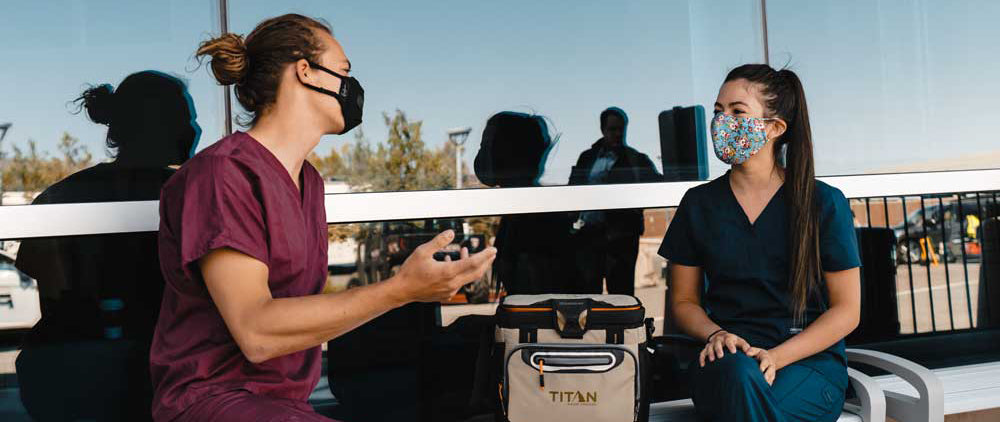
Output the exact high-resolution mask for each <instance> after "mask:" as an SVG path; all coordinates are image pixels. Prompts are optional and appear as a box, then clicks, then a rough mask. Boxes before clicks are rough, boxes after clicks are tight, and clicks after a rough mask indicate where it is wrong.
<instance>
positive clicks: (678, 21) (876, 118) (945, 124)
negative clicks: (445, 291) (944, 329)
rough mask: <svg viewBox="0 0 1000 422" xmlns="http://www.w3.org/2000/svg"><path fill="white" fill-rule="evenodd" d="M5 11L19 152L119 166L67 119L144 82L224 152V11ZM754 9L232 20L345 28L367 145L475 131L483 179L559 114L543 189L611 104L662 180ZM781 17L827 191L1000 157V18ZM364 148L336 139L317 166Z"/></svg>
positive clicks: (383, 13) (749, 54)
mask: <svg viewBox="0 0 1000 422" xmlns="http://www.w3.org/2000/svg"><path fill="white" fill-rule="evenodd" d="M4 6H5V7H4V13H3V14H4V17H3V19H2V20H0V39H4V40H5V42H4V46H3V47H2V48H0V63H3V64H4V65H3V66H0V92H2V93H3V94H2V97H3V98H4V100H3V101H0V123H3V122H13V123H14V126H13V128H12V129H11V131H10V132H9V133H8V136H7V139H6V140H5V142H4V145H5V146H4V148H5V150H7V151H9V147H10V145H11V144H18V145H22V146H23V145H24V144H25V143H26V141H27V140H28V139H34V140H36V141H37V142H38V143H39V144H40V146H41V147H42V149H43V150H47V151H50V152H54V151H55V145H56V143H57V142H58V140H59V137H60V135H61V133H62V132H63V131H68V132H70V133H71V134H73V135H74V136H77V137H80V138H81V139H82V140H83V141H84V143H85V144H86V145H88V146H89V148H90V151H91V152H92V153H94V154H95V157H98V158H100V157H103V155H104V154H103V151H104V148H103V137H104V128H102V127H100V126H97V125H93V124H91V123H90V122H89V121H87V119H86V118H84V117H83V116H74V115H72V114H70V113H69V110H70V109H69V108H68V107H67V106H66V102H67V101H69V100H71V99H73V98H75V97H76V96H77V95H79V93H80V92H81V91H82V90H83V88H84V85H85V84H87V83H106V82H110V83H114V82H115V81H120V80H121V79H122V78H123V77H124V76H125V75H127V74H129V73H132V72H135V71H139V70H144V69H157V70H161V71H165V72H169V73H173V74H177V75H179V76H182V77H184V78H185V79H187V80H188V81H189V83H190V85H191V93H192V95H193V97H194V100H195V103H196V105H197V107H198V115H199V123H200V124H201V126H202V127H203V128H204V134H203V136H202V143H201V147H202V148H203V147H204V146H207V145H209V144H211V143H212V142H213V141H214V140H216V139H218V138H219V136H220V135H221V131H222V128H221V126H222V125H221V119H220V117H221V96H220V94H219V90H218V89H217V87H216V85H215V82H214V80H212V79H211V76H210V75H209V72H208V71H207V69H205V68H202V69H200V70H198V71H197V72H191V71H192V70H193V69H194V68H195V62H194V61H193V60H192V53H193V51H194V49H195V47H196V46H197V44H198V42H199V41H201V40H203V39H205V38H206V37H207V36H208V34H209V33H211V32H213V29H214V28H215V26H216V25H215V22H216V20H217V15H216V11H215V5H214V3H213V2H211V1H208V0H172V1H161V2H123V1H83V0H60V1H51V2H41V3H39V2H30V1H7V2H4ZM757 7H758V2H757V1H752V0H725V1H718V2H702V1H694V0H670V1H661V2H648V1H638V0H635V1H625V2H615V3H608V2H603V3H592V2H541V3H539V2H532V1H527V0H511V1H506V2H502V3H497V2H463V1H457V0H445V1H434V2H416V3H415V2H401V1H388V0H382V1H366V2H343V1H335V2H331V1H320V0H302V1H292V2H280V3H275V2H267V1H263V0H232V1H230V20H231V28H232V30H234V31H235V32H238V33H243V34H245V33H247V32H248V31H250V30H251V29H252V27H253V26H254V25H255V24H256V23H257V22H259V21H260V20H262V19H264V18H266V17H270V16H273V15H276V14H279V13H286V12H301V13H304V14H307V15H311V16H316V17H320V18H324V19H326V20H328V21H329V22H330V23H331V24H332V26H333V28H334V32H335V35H336V36H337V37H338V38H339V39H340V40H341V42H342V43H343V44H344V46H345V48H346V50H347V53H348V55H349V56H350V58H351V61H352V62H353V64H354V66H355V76H357V77H358V78H359V80H361V81H362V82H363V83H364V84H365V87H366V97H367V98H366V102H367V104H366V105H367V107H366V110H365V111H366V122H365V123H364V124H363V125H362V128H363V129H364V131H365V133H366V134H367V135H368V137H369V139H370V140H372V141H373V142H379V141H382V140H384V139H385V136H386V130H385V127H384V124H383V122H382V119H381V116H380V114H381V113H382V112H392V111H393V110H395V109H397V108H398V109H401V110H403V111H405V112H407V113H408V115H409V116H410V117H411V119H414V120H423V121H424V126H423V131H424V132H423V136H424V141H425V142H426V143H427V144H429V145H431V146H437V145H440V144H442V143H443V142H445V141H446V139H447V135H446V130H447V129H449V128H452V127H457V126H471V127H472V128H473V132H472V133H473V134H472V136H470V137H469V140H468V144H467V147H466V149H465V162H466V163H467V165H471V161H472V158H473V157H474V156H475V153H476V150H477V149H478V144H479V140H480V135H481V133H482V128H483V125H484V124H485V122H486V119H487V118H488V117H489V116H490V115H492V114H494V113H496V112H498V111H502V110H515V111H524V112H534V113H538V114H542V115H545V116H547V117H548V118H549V119H550V120H551V129H552V131H553V132H554V134H560V137H559V143H558V144H557V145H556V146H555V147H554V149H553V150H552V153H551V155H550V161H549V163H548V165H547V172H546V174H545V175H544V176H543V177H542V180H541V182H542V183H543V184H564V183H565V182H566V180H567V178H568V175H569V171H570V167H571V166H572V165H573V163H574V162H575V160H576V158H577V156H578V155H579V153H580V152H581V151H583V150H584V149H586V148H588V147H589V146H590V145H591V144H592V143H593V142H594V141H596V140H597V139H598V138H599V137H600V131H599V124H598V118H597V116H598V114H599V113H600V111H601V110H603V109H604V108H606V107H608V106H611V105H615V106H619V107H621V108H623V109H625V110H626V111H627V112H628V113H629V116H630V119H631V124H630V127H629V130H628V134H629V139H628V142H629V144H630V145H631V146H633V147H635V148H637V149H639V150H640V151H642V152H644V153H646V154H648V155H649V156H650V158H652V159H653V161H654V162H655V163H656V164H657V166H659V165H660V160H659V155H660V152H659V150H660V148H659V134H658V128H657V123H656V122H657V121H656V118H657V114H658V113H659V112H660V111H662V110H665V109H669V108H670V107H672V106H675V105H693V104H703V105H705V107H706V109H708V110H711V103H712V102H713V101H714V99H715V95H716V93H717V91H718V87H719V84H720V83H721V81H722V79H723V77H724V76H725V73H726V72H727V71H728V70H729V69H730V68H732V67H734V66H736V65H739V64H742V63H745V62H759V61H761V59H762V51H763V49H762V47H761V40H760V22H759V15H758V13H759V12H758V9H757ZM768 10H769V18H770V19H769V25H770V49H771V52H772V60H773V61H774V62H776V63H777V64H779V65H780V64H784V63H786V62H790V63H791V65H792V68H793V69H794V70H796V71H797V72H799V73H800V75H801V76H802V78H803V80H804V83H805V85H806V93H807V96H808V98H809V101H810V109H811V110H810V111H811V112H812V113H811V115H812V119H813V130H814V135H815V142H816V145H817V146H816V151H817V173H818V174H821V175H828V174H845V173H857V172H869V171H878V170H885V169H893V168H898V167H899V166H901V165H905V164H914V163H921V162H925V161H931V160H938V159H942V158H953V159H954V158H957V157H964V156H966V155H970V154H979V155H983V154H984V153H989V152H990V151H995V150H997V149H998V147H996V146H995V145H996V143H995V142H996V141H995V138H996V137H995V135H994V134H993V132H992V131H991V130H990V129H991V128H990V126H989V125H990V121H991V120H992V119H991V118H990V117H989V116H992V115H994V114H996V112H997V111H1000V110H998V108H1000V105H997V103H996V102H994V101H992V99H993V98H995V97H997V94H1000V83H998V82H996V80H995V79H994V77H992V76H990V75H996V74H1000V72H998V71H1000V60H997V59H996V58H994V57H992V56H991V55H989V54H986V53H987V52H988V51H992V50H993V48H992V46H991V43H992V40H994V39H995V38H996V29H995V25H993V24H992V22H990V21H989V20H988V19H989V16H995V15H997V13H998V12H1000V3H998V4H993V3H988V2H978V3H977V4H976V5H975V6H970V5H960V6H955V5H952V4H950V3H949V4H948V5H947V6H938V5H935V4H927V5H923V6H913V5H912V4H910V3H907V2H901V1H889V2H879V3H878V4H870V3H869V2H865V1H861V0H852V1H847V2H842V1H841V2H835V1H832V0H831V1H822V2H809V3H808V4H805V3H802V2H796V1H792V0H784V1H782V0H775V1H771V2H768ZM931 16H933V19H930V17H931ZM238 109H239V107H238V106H237V110H238ZM977 115H978V116H983V118H981V119H976V118H974V116H977ZM708 117H711V116H708ZM351 140H352V137H351V136H350V134H349V135H347V136H339V137H338V136H331V137H328V138H327V139H325V140H324V141H323V143H321V145H320V147H319V150H320V152H325V151H328V150H329V149H330V148H331V147H334V146H339V145H342V144H343V143H346V142H350V141H351ZM997 157H1000V153H998V154H997ZM998 159H1000V158H998ZM709 162H710V166H711V167H710V169H711V171H710V174H711V176H713V177H714V176H717V175H719V174H721V173H722V171H723V170H724V166H723V165H722V164H721V163H719V162H717V160H715V159H714V158H711V157H710V160H709ZM993 164H994V165H993V167H996V165H998V164H1000V162H997V163H993Z"/></svg>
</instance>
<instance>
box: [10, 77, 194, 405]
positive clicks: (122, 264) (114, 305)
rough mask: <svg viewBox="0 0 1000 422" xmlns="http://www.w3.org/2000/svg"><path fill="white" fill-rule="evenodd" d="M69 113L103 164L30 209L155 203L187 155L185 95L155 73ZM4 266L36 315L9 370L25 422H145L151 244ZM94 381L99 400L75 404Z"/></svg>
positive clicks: (154, 271) (77, 241)
mask: <svg viewBox="0 0 1000 422" xmlns="http://www.w3.org/2000/svg"><path fill="white" fill-rule="evenodd" d="M78 103H79V104H80V106H81V109H83V110H86V112H87V115H88V116H89V117H90V119H91V120H92V121H93V122H95V123H98V124H102V125H106V126H107V127H108V133H107V147H108V148H109V149H110V150H114V151H115V152H116V154H115V159H114V161H111V162H108V163H101V164H97V165H95V166H93V167H90V168H87V169H85V170H82V171H79V172H77V173H75V174H73V175H71V176H69V177H67V178H65V179H63V180H62V181H60V182H58V183H56V184H54V185H52V186H50V187H49V188H48V189H46V190H45V191H44V192H42V194H41V195H39V196H38V197H37V198H36V199H35V200H34V202H33V204H59V203H73V202H106V201H141V200H156V199H158V198H159V192H160V188H161V187H162V185H163V184H164V183H165V182H166V180H167V179H168V178H169V177H170V176H171V175H172V174H173V173H174V170H173V168H172V167H175V166H179V165H180V164H182V163H183V162H184V161H185V160H187V159H188V158H189V157H190V156H191V154H192V152H193V151H194V148H195V146H196V145H197V142H198V138H199V135H200V128H199V127H198V125H197V123H195V117H196V114H195V110H194V106H193V103H192V100H191V97H190V95H188V92H187V88H186V86H185V84H184V83H183V82H182V81H181V80H179V79H177V78H175V77H172V76H169V75H166V74H164V73H161V72H156V71H145V72H139V73H135V74H133V75H130V76H129V77H127V78H125V80H124V81H122V83H121V84H120V85H119V87H118V88H117V89H112V87H111V86H110V85H99V86H96V87H93V88H90V89H88V90H87V91H85V92H84V93H83V95H81V96H80V98H79V99H78ZM16 265H17V268H18V269H19V270H21V271H23V272H24V273H25V274H27V275H28V276H30V277H32V278H35V279H36V280H37V282H38V288H39V295H40V302H41V314H42V317H41V320H40V321H38V323H36V324H35V326H34V327H32V329H31V331H30V333H29V334H28V335H27V336H26V337H25V339H24V344H23V348H22V351H21V354H20V356H19V357H18V360H17V369H18V378H19V381H20V386H21V399H22V402H23V404H24V406H25V408H27V409H28V412H29V413H30V414H31V415H32V416H33V417H34V418H36V419H40V420H66V419H74V418H96V419H98V420H119V419H122V420H146V419H149V412H150V411H149V406H150V398H151V389H150V385H151V384H150V381H149V364H148V361H149V346H150V341H151V338H152V333H153V327H154V326H155V322H156V318H157V315H158V313H159V309H160V301H161V298H162V292H163V278H162V276H161V274H160V266H159V261H158V259H157V238H156V233H123V234H112V235H99V236H82V237H71V238H58V239H54V238H46V239H31V240H26V241H24V242H22V243H21V245H20V248H19V250H18V255H17V262H16ZM68 374H73V376H68ZM94 380H101V388H100V389H97V390H93V389H91V390H90V391H88V393H87V394H83V395H81V394H80V389H85V388H88V387H87V386H90V385H91V384H92V383H93V381H94ZM54 386H59V387H58V388H55V387H54ZM53 404H58V405H53Z"/></svg>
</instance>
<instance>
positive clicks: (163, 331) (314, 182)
mask: <svg viewBox="0 0 1000 422" xmlns="http://www.w3.org/2000/svg"><path fill="white" fill-rule="evenodd" d="M300 186H302V191H301V193H300V191H299V190H298V189H297V188H296V187H295V184H294V183H293V182H292V179H291V177H289V175H288V172H287V171H286V170H285V168H284V167H283V166H282V165H281V163H280V162H279V161H278V159H277V158H276V157H275V156H274V155H273V154H271V152H270V151H269V150H268V149H267V148H265V147H264V146H263V145H261V144H260V143H259V142H257V141H256V140H255V139H253V138H252V137H250V135H247V134H246V133H242V132H237V133H234V134H233V135H230V136H227V137H225V138H223V139H222V140H220V141H219V142H217V143H215V144H214V145H212V146H210V147H208V148H206V149H205V150H204V151H202V152H201V153H199V154H198V155H196V156H195V157H193V158H192V159H191V160H190V161H188V162H187V163H186V164H184V166H183V167H181V169H180V170H178V171H177V173H176V174H175V175H173V176H172V177H171V178H170V180H169V181H168V182H167V184H166V185H164V187H163V192H162V193H161V197H160V234H159V254H160V266H161V269H162V270H163V276H164V279H165V280H166V289H165V291H164V294H163V304H162V308H161V311H160V317H159V321H158V322H157V326H156V333H155V335H154V338H153V346H152V350H151V353H150V372H151V375H152V380H153V388H154V389H155V391H156V392H155V395H154V398H153V417H154V419H155V420H157V421H171V420H175V419H178V417H179V416H181V414H182V412H184V411H185V409H187V408H189V407H190V406H191V405H192V404H193V403H194V402H195V401H197V400H200V399H203V398H206V397H208V396H211V395H215V394H220V393H225V392H232V391H240V390H242V391H247V392H249V393H252V394H260V395H265V396H269V397H275V398H284V399H291V400H298V401H302V402H303V403H304V402H305V401H306V399H307V398H308V397H309V394H310V393H311V392H312V391H313V389H314V388H315V387H316V383H317V382H318V381H319V378H320V369H321V368H320V366H321V357H320V347H319V346H316V347H313V348H310V349H307V350H303V351H300V352H295V353H291V354H288V355H285V356H281V357H277V358H274V359H271V360H268V361H266V362H263V363H260V364H255V363H252V362H250V361H249V360H247V358H246V357H245V356H244V355H243V353H242V352H241V351H240V348H239V346H238V345H237V344H236V341H235V340H234V339H233V337H232V335H231V334H230V333H229V330H228V329H227V328H226V324H225V322H224V321H223V319H222V316H221V315H220V314H219V310H218V308H216V306H215V303H214V302H212V298H211V296H210V295H209V293H208V290H207V289H206V287H205V282H204V280H203V279H202V276H201V270H200V268H199V266H198V260H199V259H200V258H201V257H203V256H205V255H206V254H208V253H209V252H210V251H212V250H214V249H220V248H232V249H235V250H237V251H239V252H242V253H244V254H247V255H249V256H251V257H253V258H256V259H257V260H259V261H261V262H263V263H265V264H267V267H268V287H270V289H271V295H272V296H273V297H275V298H281V297H294V296H306V295H314V294H318V293H320V292H321V291H322V290H323V286H324V283H325V282H326V274H327V228H326V211H325V209H324V207H323V179H322V177H321V176H320V175H319V173H318V172H317V171H316V169H315V168H313V167H312V166H311V165H310V164H309V163H308V162H307V163H303V166H302V173H301V174H300ZM234 282H238V281H234Z"/></svg>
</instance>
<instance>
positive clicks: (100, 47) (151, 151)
mask: <svg viewBox="0 0 1000 422" xmlns="http://www.w3.org/2000/svg"><path fill="white" fill-rule="evenodd" d="M217 10H218V6H217V4H216V2H213V1H208V0H170V1H159V2H154V3H136V2H126V1H100V2H79V1H66V0H60V1H52V2H45V3H44V4H41V3H24V4H23V5H21V6H15V5H13V4H10V5H8V7H6V8H5V10H4V19H3V20H4V23H3V24H2V25H0V37H2V38H3V39H4V48H3V51H2V53H0V54H2V56H3V57H2V61H3V63H4V66H2V67H0V92H2V93H3V94H2V96H3V98H4V101H2V102H0V169H2V176H3V177H2V184H0V198H2V204H3V205H19V204H27V203H31V202H32V201H35V200H36V199H37V197H38V195H39V194H40V193H41V192H42V191H44V190H45V189H46V188H48V187H49V186H50V185H52V184H54V183H56V182H57V181H60V180H62V179H65V178H67V176H69V175H70V174H73V173H76V172H78V171H80V170H83V169H89V171H86V172H84V173H81V174H79V176H78V177H76V178H74V179H73V180H71V181H67V183H65V184H64V186H62V187H61V188H57V189H55V190H53V191H51V192H50V194H49V195H46V198H43V199H42V200H41V201H39V202H40V203H53V202H94V201H114V200H138V199H156V191H155V189H154V187H151V186H148V185H151V184H152V185H156V184H157V183H158V179H159V178H161V177H162V176H163V175H162V174H157V172H156V171H155V170H157V169H161V170H162V169H164V168H166V167H168V166H176V165H178V164H180V162H181V160H182V159H183V156H185V155H187V154H189V153H190V151H191V150H192V147H195V145H194V143H195V141H196V140H198V139H199V137H200V139H210V140H212V141H214V140H215V139H218V138H219V137H220V136H221V134H222V131H223V128H222V126H221V122H223V120H222V103H221V99H222V95H221V92H222V91H221V89H219V88H218V86H217V84H216V83H215V81H214V80H212V79H210V77H209V75H208V74H207V73H206V72H192V71H193V70H194V69H195V68H196V67H197V63H196V62H195V61H193V60H192V57H193V52H194V50H195V48H196V47H197V45H198V42H199V41H200V40H201V39H202V38H203V35H204V34H206V33H209V32H212V31H213V30H214V29H215V28H217V27H218V13H217ZM103 84H109V86H108V88H110V91H105V90H104V89H103V88H98V89H96V90H93V91H89V92H90V93H91V94H93V95H91V97H92V101H87V102H86V107H83V108H82V109H81V108H80V106H81V105H84V102H74V100H76V99H77V98H79V97H81V95H82V94H83V93H84V91H85V90H88V89H89V88H93V87H100V86H101V85H103ZM111 92H114V93H115V94H114V95H105V94H110V93H111ZM118 94H120V95H118ZM95 120H96V121H97V122H99V123H95ZM109 128H112V129H110V131H109ZM202 146H204V145H202ZM126 168H127V169H128V170H123V169H126ZM127 178H132V179H134V180H137V181H138V182H136V183H132V184H127V186H120V187H119V188H118V191H116V192H110V191H109V186H108V184H109V183H110V180H118V181H122V180H124V179H127ZM67 190H72V191H73V192H67Z"/></svg>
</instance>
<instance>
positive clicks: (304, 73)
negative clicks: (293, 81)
mask: <svg viewBox="0 0 1000 422" xmlns="http://www.w3.org/2000/svg"><path fill="white" fill-rule="evenodd" d="M292 66H293V68H294V69H293V70H294V71H295V76H296V77H298V78H299V81H301V82H302V83H305V84H309V85H314V86H318V85H317V83H318V82H319V81H317V80H316V79H315V77H314V76H313V75H314V74H315V72H314V71H313V69H312V68H311V67H309V62H308V61H307V60H306V59H298V60H296V61H295V63H293V64H292Z"/></svg>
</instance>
